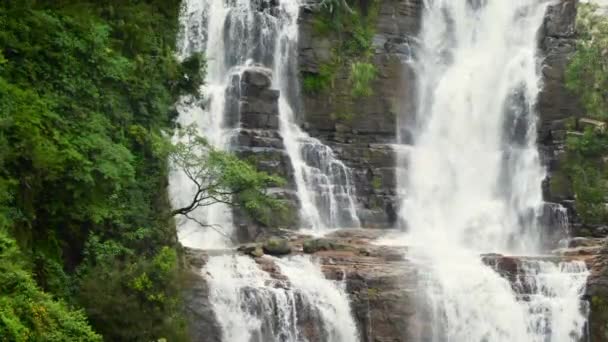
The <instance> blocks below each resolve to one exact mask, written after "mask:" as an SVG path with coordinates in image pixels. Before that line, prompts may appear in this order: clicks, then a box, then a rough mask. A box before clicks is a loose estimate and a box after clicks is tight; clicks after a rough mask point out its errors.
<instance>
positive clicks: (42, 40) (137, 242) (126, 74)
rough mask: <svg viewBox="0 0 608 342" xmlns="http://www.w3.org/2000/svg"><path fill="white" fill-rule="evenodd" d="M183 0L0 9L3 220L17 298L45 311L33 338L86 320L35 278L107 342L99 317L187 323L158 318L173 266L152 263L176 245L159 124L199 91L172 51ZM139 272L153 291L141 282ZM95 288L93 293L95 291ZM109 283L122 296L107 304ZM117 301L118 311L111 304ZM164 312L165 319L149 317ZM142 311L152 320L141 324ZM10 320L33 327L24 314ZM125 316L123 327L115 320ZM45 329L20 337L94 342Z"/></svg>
mask: <svg viewBox="0 0 608 342" xmlns="http://www.w3.org/2000/svg"><path fill="white" fill-rule="evenodd" d="M179 5H180V1H179V0H101V1H92V0H88V1H87V0H84V1H83V0H53V1H51V0H37V1H32V0H26V1H8V2H6V1H5V2H2V4H0V229H6V230H8V231H9V232H10V233H11V234H12V236H13V237H15V239H16V240H17V242H18V245H19V247H20V249H21V251H22V253H21V254H20V259H22V260H23V265H24V266H23V267H24V268H23V270H22V272H21V273H15V274H21V275H19V277H20V278H18V279H19V282H20V284H31V286H30V285H27V286H26V285H23V286H22V285H19V286H20V287H19V288H20V289H21V288H23V291H26V292H23V296H22V297H18V298H19V300H22V301H23V303H26V302H27V300H28V299H27V298H28V297H31V298H32V299H31V301H32V303H36V302H44V303H45V304H44V305H45V306H44V307H46V308H47V312H48V313H49V315H51V314H52V315H51V316H49V317H50V318H48V322H49V323H48V324H47V325H46V326H44V327H43V326H41V327H40V329H39V330H40V331H38V330H36V332H35V334H62V332H61V331H62V329H63V328H62V325H61V324H64V323H62V322H65V324H71V325H73V326H74V329H78V331H84V327H86V321H85V320H84V319H82V317H83V315H82V313H79V312H77V313H74V314H73V315H72V314H70V315H72V316H73V317H72V316H69V317H68V313H66V314H65V315H66V317H65V319H63V318H62V319H57V317H60V315H63V313H61V310H63V311H65V312H67V309H65V305H63V304H53V305H54V306H52V305H51V304H52V303H51V299H50V296H49V295H46V294H44V293H42V292H40V290H38V289H37V288H36V283H37V285H38V286H39V287H41V288H42V289H43V290H45V291H47V292H50V293H52V294H53V295H54V296H56V297H61V298H63V299H64V300H65V301H66V302H69V303H70V304H82V305H84V306H85V308H86V312H87V313H88V314H89V315H91V317H92V323H93V325H94V327H95V328H96V329H98V330H99V331H101V332H103V333H104V335H105V334H108V336H104V337H106V338H107V339H108V340H112V341H113V340H120V339H121V338H122V337H121V336H118V335H115V334H120V333H126V332H124V331H122V332H118V331H114V330H112V329H113V328H112V327H113V325H112V324H111V323H108V322H112V320H115V319H119V318H120V319H123V320H124V323H121V324H122V325H120V326H121V327H122V328H121V329H123V330H128V334H129V340H146V341H149V340H155V339H157V338H161V337H171V336H180V334H181V331H183V324H181V323H179V324H178V323H175V324H173V323H171V324H169V323H167V322H168V321H171V322H178V321H179V319H178V318H176V317H177V314H176V313H175V312H176V310H177V309H176V305H177V304H174V303H177V298H179V294H178V293H177V289H175V288H174V287H173V285H172V284H169V282H168V279H173V277H174V276H175V274H176V273H177V272H178V271H179V267H173V266H172V268H171V271H170V272H168V273H167V272H165V271H163V270H167V269H168V268H167V267H165V266H163V262H161V261H162V260H169V259H171V258H169V257H168V256H167V255H168V252H167V250H169V251H173V244H174V243H175V227H174V225H173V221H172V219H171V218H170V206H169V203H168V198H167V194H166V187H167V172H168V166H167V162H166V160H167V155H168V153H169V152H168V151H169V147H168V146H170V143H169V141H168V139H167V138H166V136H167V134H166V133H164V132H166V131H168V130H169V129H170V128H171V125H172V119H173V117H174V115H175V110H174V108H173V104H174V103H175V101H176V99H177V96H178V95H180V94H193V95H195V96H196V95H198V89H199V88H200V85H201V83H202V80H203V76H204V68H203V66H204V60H203V59H202V58H201V56H200V55H195V56H193V57H191V58H189V59H186V60H185V61H183V63H180V62H179V61H177V60H176V58H175V56H174V46H175V37H176V33H177V15H178V11H179ZM159 28H162V29H159ZM169 254H170V253H169ZM161 256H162V257H161ZM157 257H158V258H160V259H158V260H157V259H156V258H157ZM159 260H160V261H159ZM3 262H4V260H0V263H3ZM172 265H173V264H172ZM28 273H31V276H29V275H28ZM22 275H23V276H22ZM146 277H147V279H149V280H150V281H152V282H154V284H153V286H152V287H149V286H145V285H146V282H145V279H146ZM15 279H17V278H15ZM32 279H34V280H35V281H36V283H34V281H33V280H32ZM137 279H139V282H137V281H136V280H137ZM106 280H108V281H106ZM28 282H29V283H28ZM92 284H94V285H95V290H96V291H98V292H97V294H95V296H96V297H95V298H94V300H92V299H91V298H92V297H93V296H94V295H93V293H92V292H90V289H91V288H92V286H93V285H92ZM136 284H137V286H136ZM36 291H38V292H36ZM88 291H89V292H88ZM113 291H116V293H117V294H118V298H120V299H121V300H123V301H124V302H117V301H116V298H114V297H113ZM15 294H17V292H15ZM77 294H78V295H77ZM86 294H89V295H90V297H91V298H90V297H87V296H86ZM121 294H124V296H123V295H121ZM16 298H17V297H16ZM127 301H129V302H127ZM159 301H162V302H163V303H159ZM47 302H49V303H51V304H48V305H47V304H46V303H47ZM15 303H16V304H11V305H16V306H13V307H14V308H15V310H16V311H15V312H14V313H15V315H16V316H15V317H17V318H18V319H23V317H26V315H30V313H31V310H30V309H29V307H27V308H26V307H25V306H23V305H25V304H23V303H17V302H15ZM53 303H55V302H53ZM32 305H33V304H32ZM41 307H42V306H41ZM122 307H124V308H125V310H127V309H128V310H127V311H125V314H122V313H121V312H120V311H117V310H119V309H120V308H122ZM26 309H27V310H30V311H27V310H26ZM11 310H12V309H11ZM51 310H53V311H52V312H51ZM127 312H128V313H127ZM127 314H128V315H130V317H126V315H127ZM30 316H31V315H30ZM7 317H9V316H7ZM32 317H33V316H32ZM41 317H43V318H44V317H46V316H44V315H43V316H41ZM161 317H166V320H168V321H165V320H163V321H162V323H159V322H160V321H161ZM9 319H10V320H11V322H12V321H15V322H17V323H18V322H19V320H18V319H16V318H15V319H13V318H10V317H9V318H7V320H9ZM148 319H149V320H150V321H151V322H155V323H156V324H157V325H158V327H157V328H154V327H147V326H146V325H145V324H148V323H147V322H139V320H143V321H146V320H148ZM7 322H8V321H7ZM44 322H47V320H46V318H44ZM57 322H60V323H57ZM17 323H15V324H17ZM11 324H12V323H11ZM20 324H22V325H23V326H25V327H26V328H27V329H30V330H31V328H30V326H31V324H30V323H27V322H25V323H23V322H22V323H20ZM28 324H29V325H28ZM32 324H33V323H32ZM41 324H42V323H41ZM45 324H46V323H45ZM128 324H132V326H133V328H131V327H129V328H125V327H126V326H127V325H128ZM19 329H21V328H19ZM19 329H18V331H22V330H23V329H21V330H19ZM172 329H174V330H172ZM11 331H12V330H11ZM15 331H17V330H15ZM23 331H25V330H23ZM74 331H77V330H74ZM11 333H12V332H11ZM32 334H34V333H32ZM0 336H5V335H4V334H3V333H0ZM7 336H12V335H7ZM53 336H54V335H53ZM53 336H51V335H49V336H45V335H31V337H30V340H35V341H47V340H48V341H55V340H56V341H59V340H61V341H71V340H98V339H99V338H98V337H97V336H96V335H95V336H94V338H90V339H88V338H78V337H76V335H73V336H68V335H65V336H66V337H63V335H57V336H58V337H56V338H55V337H53ZM91 336H93V335H91ZM117 336H118V337H117ZM0 340H2V338H0ZM10 340H20V339H19V338H16V339H10Z"/></svg>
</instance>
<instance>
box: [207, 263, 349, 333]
mask: <svg viewBox="0 0 608 342" xmlns="http://www.w3.org/2000/svg"><path fill="white" fill-rule="evenodd" d="M267 258H270V257H267ZM271 262H274V263H275V264H276V265H277V266H278V269H279V270H280V273H281V275H282V276H284V277H285V278H283V277H276V278H273V277H272V276H271V275H270V274H269V273H267V272H265V271H263V270H261V269H259V268H258V265H257V264H256V262H255V261H253V260H252V259H251V258H249V257H245V256H221V257H214V258H211V259H210V260H209V262H208V263H207V264H206V265H205V269H204V270H203V271H204V272H207V273H208V274H209V277H208V278H209V280H208V282H209V288H210V295H209V297H210V302H211V305H213V308H214V311H215V313H216V316H217V317H218V321H219V324H220V326H221V327H222V333H223V336H222V339H223V341H229V342H300V341H308V340H309V339H310V338H311V336H314V338H318V339H319V341H327V342H347V341H349V342H350V341H356V340H358V335H357V328H356V325H355V322H354V321H353V319H352V314H351V312H350V306H349V303H348V299H347V298H348V297H347V296H346V294H345V292H344V289H343V288H342V287H340V286H339V285H338V284H336V283H334V282H333V281H330V280H327V279H325V278H324V276H323V274H322V273H321V271H320V269H319V266H318V265H316V264H314V263H313V262H312V261H311V260H310V258H308V257H303V256H301V257H292V258H289V259H277V258H271ZM296 308H297V309H296Z"/></svg>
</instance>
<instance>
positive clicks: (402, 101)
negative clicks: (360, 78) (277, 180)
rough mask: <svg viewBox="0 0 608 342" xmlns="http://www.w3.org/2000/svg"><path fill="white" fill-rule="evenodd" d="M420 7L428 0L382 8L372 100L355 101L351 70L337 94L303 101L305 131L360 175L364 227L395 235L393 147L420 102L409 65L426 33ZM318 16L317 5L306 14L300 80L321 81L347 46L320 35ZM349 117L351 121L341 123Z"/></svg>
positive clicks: (339, 80) (393, 1)
mask: <svg viewBox="0 0 608 342" xmlns="http://www.w3.org/2000/svg"><path fill="white" fill-rule="evenodd" d="M421 6H422V1H421V0H386V1H381V2H380V5H379V9H378V16H377V18H376V20H375V35H374V37H373V56H372V63H373V64H374V65H375V67H376V69H377V71H378V77H377V78H376V80H375V81H374V82H373V83H372V85H371V88H372V89H373V95H372V96H369V97H360V98H354V99H353V98H351V96H349V94H350V92H351V88H350V86H349V83H348V77H349V74H348V71H349V70H348V68H342V69H340V70H338V72H337V75H336V79H335V81H334V85H333V87H332V89H331V90H330V91H327V92H323V93H320V94H307V93H306V92H303V94H302V95H303V96H302V107H301V111H300V120H301V121H302V123H303V127H304V128H305V129H306V130H307V131H308V132H309V134H310V135H312V136H314V137H317V138H319V139H321V140H322V141H323V142H325V143H327V144H328V145H330V146H331V147H332V148H333V149H334V152H335V153H336V154H337V156H338V157H339V158H340V159H341V160H342V161H344V162H345V163H346V164H347V165H348V166H350V167H351V168H353V170H354V174H355V177H354V178H355V179H354V181H355V184H356V186H357V195H358V200H359V204H360V210H359V215H360V218H361V221H362V225H363V226H365V227H388V226H393V224H394V223H395V221H396V215H395V210H396V203H395V196H396V193H395V156H394V153H393V151H392V149H391V147H390V145H389V144H391V143H394V142H395V136H396V133H397V130H396V127H397V120H398V118H399V116H400V115H401V114H402V113H408V112H411V110H412V108H413V107H412V106H413V104H414V102H415V101H414V97H413V86H414V76H413V73H412V70H411V69H410V68H409V66H408V65H407V64H406V61H407V59H408V58H409V57H410V56H411V53H412V48H411V44H412V43H411V41H412V39H411V38H412V37H414V36H415V35H416V33H417V31H418V28H419V26H420V13H421ZM318 15H319V8H318V3H317V2H310V3H308V4H306V5H305V6H304V7H303V9H302V14H301V24H300V54H299V66H300V72H301V74H310V73H312V74H315V73H318V72H319V66H320V65H322V64H323V63H326V62H328V60H329V59H330V58H331V56H332V47H333V46H336V45H338V44H339V43H340V37H338V36H337V35H335V34H322V35H321V34H318V33H316V32H315V30H314V20H315V18H316V16H318ZM345 107H346V108H345ZM345 110H346V111H347V112H348V115H340V114H341V113H342V112H344V111H345Z"/></svg>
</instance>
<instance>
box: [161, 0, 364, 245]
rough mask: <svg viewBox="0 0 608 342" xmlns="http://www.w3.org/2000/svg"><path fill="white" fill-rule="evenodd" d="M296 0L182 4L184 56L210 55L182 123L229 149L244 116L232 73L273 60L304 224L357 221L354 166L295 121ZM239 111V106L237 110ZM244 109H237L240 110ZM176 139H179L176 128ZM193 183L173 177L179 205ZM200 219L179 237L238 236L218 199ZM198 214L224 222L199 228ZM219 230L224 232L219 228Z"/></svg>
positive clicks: (183, 226) (218, 239)
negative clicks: (231, 100) (234, 97)
mask: <svg viewBox="0 0 608 342" xmlns="http://www.w3.org/2000/svg"><path fill="white" fill-rule="evenodd" d="M299 11H300V4H299V2H298V1H297V0H285V1H280V2H278V5H277V7H273V5H271V4H270V3H267V2H263V1H258V2H256V1H252V0H237V1H232V2H226V1H222V0H187V1H184V3H183V5H182V13H181V16H180V18H181V19H180V20H181V31H180V39H179V46H178V51H179V57H180V59H185V58H187V57H188V56H191V55H192V54H193V53H197V52H198V53H204V55H205V56H206V60H207V70H206V71H207V74H206V78H205V86H204V87H203V89H202V93H203V95H204V98H203V99H202V100H198V99H196V98H194V97H191V96H188V97H184V98H182V99H181V100H180V102H179V103H178V111H179V114H180V115H179V118H178V120H177V123H178V124H179V125H181V126H188V125H192V124H194V125H195V126H196V127H197V128H198V131H199V133H200V134H201V135H203V136H205V137H206V138H207V139H208V140H209V142H210V143H211V144H212V145H213V146H215V147H216V148H220V149H230V148H231V146H230V144H231V141H233V140H234V139H233V137H234V136H235V135H236V134H238V130H239V118H238V117H236V118H235V117H234V116H235V113H234V112H235V110H233V109H232V108H227V107H226V106H227V96H229V88H230V86H231V84H232V83H231V80H232V78H233V77H234V75H238V74H239V73H240V72H241V71H242V70H244V69H245V68H247V67H249V66H251V65H254V64H260V65H264V66H270V67H272V69H273V71H274V75H273V83H274V86H275V87H276V88H278V89H279V91H280V94H281V96H280V99H279V112H280V132H281V135H282V138H283V141H284V145H285V149H286V152H287V153H288V155H289V159H290V161H291V164H292V166H293V169H294V174H293V177H294V181H295V185H296V188H297V189H296V190H297V197H298V200H299V202H300V213H301V215H300V216H301V225H302V226H306V227H311V228H314V229H323V228H327V227H331V228H338V227H358V226H359V219H358V217H357V212H356V205H355V202H356V201H355V199H354V191H355V190H354V189H355V188H354V185H353V182H352V175H351V170H350V169H349V168H348V167H346V166H345V165H344V164H343V163H342V162H341V161H339V160H338V159H336V158H335V156H334V153H333V151H332V150H331V148H329V147H328V146H326V145H324V144H322V143H321V142H320V141H319V140H317V139H314V138H312V137H310V136H308V135H307V134H306V133H305V132H304V131H302V130H301V129H300V128H299V126H298V125H297V123H296V118H295V115H294V111H293V108H294V106H293V103H295V99H293V98H294V97H295V96H297V86H294V80H297V72H294V71H293V70H294V68H295V67H296V64H295V63H294V62H295V61H297V55H295V54H294V51H297V43H298V41H297V38H298V26H297V20H298V15H299ZM236 112H238V110H236ZM237 114H238V113H237ZM174 139H179V138H178V137H177V135H176V137H175V138H174ZM194 192H195V187H194V184H192V182H191V181H190V180H189V179H188V178H187V177H186V175H185V174H184V173H183V172H179V171H176V172H173V173H172V174H171V177H170V194H171V198H172V200H173V202H174V205H175V206H176V207H178V206H181V205H183V204H186V203H188V201H190V200H191V198H192V196H193V194H194ZM191 216H192V217H193V218H194V219H195V220H183V221H182V222H180V223H179V233H180V240H181V241H182V243H184V244H185V245H187V246H191V247H198V248H210V247H218V246H220V247H221V246H227V245H229V244H230V240H229V237H230V236H231V235H232V231H233V222H232V213H231V210H230V208H228V207H227V206H225V205H222V204H217V205H212V206H209V207H206V208H199V209H198V210H196V211H195V212H193V213H192V214H191ZM196 221H200V222H204V223H206V224H211V225H215V226H217V227H218V229H216V230H213V229H201V227H199V226H198V224H197V223H196ZM217 230H219V231H220V233H218V232H217Z"/></svg>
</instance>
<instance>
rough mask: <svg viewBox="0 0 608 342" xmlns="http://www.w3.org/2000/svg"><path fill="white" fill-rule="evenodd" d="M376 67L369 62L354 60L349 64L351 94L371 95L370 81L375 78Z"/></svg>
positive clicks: (356, 95)
mask: <svg viewBox="0 0 608 342" xmlns="http://www.w3.org/2000/svg"><path fill="white" fill-rule="evenodd" d="M376 74H377V71H376V67H375V66H374V65H373V64H371V63H362V62H355V63H353V64H352V65H351V70H350V81H351V83H352V87H353V88H352V90H351V94H352V95H353V96H355V97H362V96H371V95H372V94H373V93H374V92H373V90H372V88H371V83H372V82H373V81H374V80H375V79H376Z"/></svg>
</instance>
